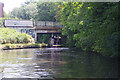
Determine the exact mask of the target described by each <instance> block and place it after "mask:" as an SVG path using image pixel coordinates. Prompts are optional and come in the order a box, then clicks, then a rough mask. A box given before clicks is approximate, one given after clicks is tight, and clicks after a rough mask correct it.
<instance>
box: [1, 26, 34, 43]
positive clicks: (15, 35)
mask: <svg viewBox="0 0 120 80" xmlns="http://www.w3.org/2000/svg"><path fill="white" fill-rule="evenodd" d="M32 42H34V39H33V38H32V37H31V36H30V35H28V34H25V33H19V32H17V31H16V30H13V29H8V28H0V43H1V44H6V43H11V44H13V43H32Z"/></svg>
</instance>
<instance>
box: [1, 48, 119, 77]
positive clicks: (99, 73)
mask: <svg viewBox="0 0 120 80" xmlns="http://www.w3.org/2000/svg"><path fill="white" fill-rule="evenodd" d="M3 77H5V78H46V77H47V78H51V77H56V78H94V77H95V78H96V77H97V78H117V77H118V61H117V59H111V58H107V57H103V56H101V55H98V54H93V53H85V52H78V51H70V50H68V48H43V49H22V50H6V51H0V78H3Z"/></svg>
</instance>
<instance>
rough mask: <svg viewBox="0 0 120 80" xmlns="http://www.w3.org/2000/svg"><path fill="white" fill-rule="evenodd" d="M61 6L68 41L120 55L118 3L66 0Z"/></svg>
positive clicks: (105, 53) (83, 48)
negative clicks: (119, 49)
mask: <svg viewBox="0 0 120 80" xmlns="http://www.w3.org/2000/svg"><path fill="white" fill-rule="evenodd" d="M59 6H60V11H59V12H61V14H60V16H61V17H60V20H61V22H62V24H63V25H64V27H63V34H64V35H66V36H67V44H66V45H70V46H76V47H77V48H82V50H85V51H86V50H87V51H89V50H92V51H96V52H98V53H102V54H103V55H108V56H111V57H115V56H118V38H119V37H120V33H119V31H118V23H119V20H118V12H117V11H118V3H81V2H63V4H60V5H59ZM71 43H73V44H71Z"/></svg>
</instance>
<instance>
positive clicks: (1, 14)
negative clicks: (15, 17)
mask: <svg viewBox="0 0 120 80" xmlns="http://www.w3.org/2000/svg"><path fill="white" fill-rule="evenodd" d="M3 7H4V4H3V3H1V2H0V18H1V17H3Z"/></svg>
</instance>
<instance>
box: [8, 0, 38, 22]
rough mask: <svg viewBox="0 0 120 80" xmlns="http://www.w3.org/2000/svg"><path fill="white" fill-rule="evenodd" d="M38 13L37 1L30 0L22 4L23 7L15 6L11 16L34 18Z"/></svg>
mask: <svg viewBox="0 0 120 80" xmlns="http://www.w3.org/2000/svg"><path fill="white" fill-rule="evenodd" d="M36 13H37V2H36V1H34V0H30V1H27V2H25V3H24V4H22V5H21V7H18V8H14V9H13V10H12V11H11V12H10V13H9V17H10V18H16V19H27V20H29V19H33V18H34V17H35V14H36Z"/></svg>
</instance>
